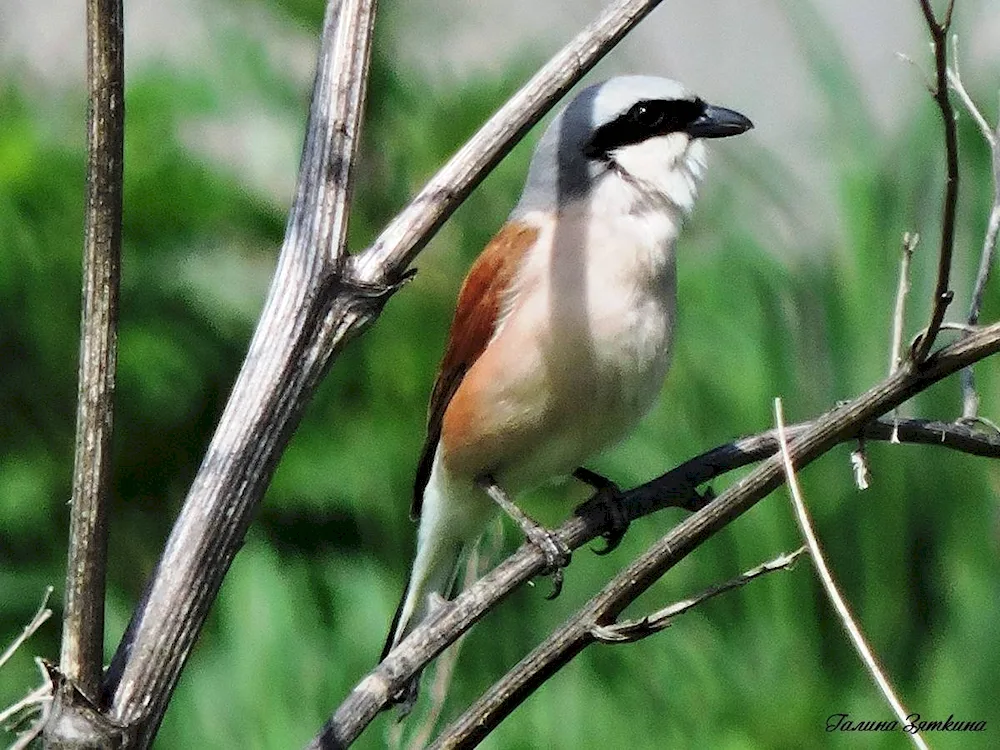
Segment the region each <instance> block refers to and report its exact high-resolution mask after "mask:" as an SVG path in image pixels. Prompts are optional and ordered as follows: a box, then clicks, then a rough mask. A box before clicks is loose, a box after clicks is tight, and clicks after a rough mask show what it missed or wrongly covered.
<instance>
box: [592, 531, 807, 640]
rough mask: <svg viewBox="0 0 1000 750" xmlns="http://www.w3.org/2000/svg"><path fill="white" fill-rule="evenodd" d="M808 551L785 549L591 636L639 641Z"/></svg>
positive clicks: (598, 629) (596, 630)
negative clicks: (760, 561) (685, 595)
mask: <svg viewBox="0 0 1000 750" xmlns="http://www.w3.org/2000/svg"><path fill="white" fill-rule="evenodd" d="M805 551H806V548H805V547H804V546H803V547H799V548H798V549H797V550H795V551H794V552H786V553H785V554H783V555H780V556H778V557H776V558H774V559H773V560H769V561H768V562H765V563H761V564H760V565H758V566H757V567H756V568H751V569H750V570H748V571H746V572H744V573H741V574H740V575H738V576H737V577H736V578H732V579H730V580H728V581H725V582H724V583H719V584H716V585H715V586H710V587H709V588H707V589H705V590H704V591H702V592H700V593H698V594H695V595H694V596H692V597H690V598H689V599H684V600H682V601H679V602H674V603H673V604H671V605H669V606H667V607H664V608H663V609H658V610H657V611H656V612H653V613H652V614H649V615H646V616H645V617H641V618H639V619H635V620H625V621H623V622H616V623H615V624H614V625H595V626H594V627H593V628H591V630H590V632H591V635H593V636H594V639H595V640H597V641H600V642H601V643H613V644H616V643H634V642H635V641H640V640H642V639H643V638H648V637H649V636H651V635H653V634H654V633H659V632H660V631H661V630H665V629H667V628H669V627H670V626H671V625H672V624H673V621H674V619H676V618H677V617H679V616H680V615H682V614H684V613H685V612H688V611H690V610H692V609H694V608H695V607H697V606H698V605H699V604H703V603H704V602H707V601H708V600H709V599H713V598H715V597H716V596H718V595H719V594H724V593H726V592H727V591H732V590H733V589H736V588H740V587H741V586H746V585H747V584H748V583H750V581H752V580H754V579H756V578H760V577H762V576H766V575H767V574H768V573H776V572H777V571H779V570H791V569H792V567H793V566H794V565H795V562H796V560H798V559H799V557H801V556H802V554H803V553H804V552H805Z"/></svg>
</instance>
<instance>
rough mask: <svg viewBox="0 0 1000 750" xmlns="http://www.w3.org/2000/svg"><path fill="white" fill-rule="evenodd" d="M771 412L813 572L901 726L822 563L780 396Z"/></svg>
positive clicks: (886, 686)
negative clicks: (786, 427)
mask: <svg viewBox="0 0 1000 750" xmlns="http://www.w3.org/2000/svg"><path fill="white" fill-rule="evenodd" d="M774 416H775V421H776V422H777V429H778V440H779V442H780V443H781V463H782V465H783V467H784V469H785V479H786V481H787V482H788V490H789V494H790V495H791V498H792V508H793V510H794V511H795V520H796V522H797V523H798V525H799V530H800V531H801V532H802V537H803V538H804V539H805V541H806V547H807V548H808V549H809V556H810V557H811V558H812V561H813V566H814V567H815V568H816V573H817V575H818V576H819V580H820V583H822V584H823V590H824V591H825V592H826V597H827V599H829V600H830V603H831V604H832V605H833V608H834V609H835V610H836V611H837V615H838V616H839V617H840V621H841V622H842V623H843V625H844V629H845V630H846V631H847V635H848V637H849V638H850V639H851V644H852V645H853V646H854V650H855V651H857V652H858V656H860V657H861V661H862V663H863V664H864V665H865V668H866V669H867V670H868V673H869V674H870V675H871V676H872V679H874V680H875V684H876V685H877V686H878V689H879V690H881V691H882V695H883V696H884V697H885V700H886V702H887V703H888V704H889V707H890V708H891V709H892V710H893V713H895V714H896V718H897V719H898V721H899V723H900V725H901V726H906V724H907V723H908V720H907V718H906V717H907V716H908V715H909V711H907V710H906V709H904V708H903V704H902V703H900V701H899V699H898V698H897V697H896V693H895V691H894V690H893V688H892V685H891V684H890V683H889V680H888V678H887V677H886V676H885V673H884V672H883V671H882V668H881V667H879V665H878V662H877V661H876V659H875V655H874V654H873V653H872V650H871V647H870V646H869V645H868V641H867V640H866V639H865V637H864V635H863V634H862V632H861V628H859V627H858V625H857V623H856V622H855V621H854V617H853V616H852V615H851V610H850V608H848V606H847V602H845V601H844V597H842V596H841V595H840V590H839V589H838V588H837V584H836V582H835V581H834V580H833V574H832V573H831V572H830V568H829V567H828V566H827V564H826V559H825V558H824V557H823V551H822V550H821V549H820V546H819V540H818V539H817V538H816V533H815V532H814V531H813V526H812V520H811V519H810V518H809V511H808V510H807V509H806V504H805V502H804V501H803V499H802V491H801V490H800V489H799V481H798V478H797V477H796V476H795V467H794V466H793V465H792V457H791V456H790V455H789V453H788V440H787V435H786V433H785V416H784V410H783V409H782V406H781V399H780V398H776V399H774ZM910 739H911V740H912V742H913V744H914V745H915V746H916V747H917V748H919V749H920V750H927V744H926V743H925V742H924V740H923V738H922V737H921V736H920V735H919V734H918V733H917V732H913V733H912V734H910Z"/></svg>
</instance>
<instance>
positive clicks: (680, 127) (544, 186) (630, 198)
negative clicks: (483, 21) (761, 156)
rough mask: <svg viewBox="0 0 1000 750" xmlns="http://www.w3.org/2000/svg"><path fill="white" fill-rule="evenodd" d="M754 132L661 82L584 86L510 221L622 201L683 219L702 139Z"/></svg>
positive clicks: (550, 132)
mask: <svg viewBox="0 0 1000 750" xmlns="http://www.w3.org/2000/svg"><path fill="white" fill-rule="evenodd" d="M752 127H753V123H751V122H750V120H749V119H747V118H746V117H745V116H743V115H741V114H740V113H739V112H735V111H734V110H731V109H726V108H724V107H718V106H713V105H711V104H708V103H706V102H705V101H703V100H702V99H701V98H699V97H697V96H695V95H694V94H693V93H691V92H690V91H688V90H687V89H685V88H684V87H683V86H682V85H681V84H679V83H677V82H676V81H671V80H669V79H666V78H657V77H653V76H619V77H617V78H611V79H609V80H607V81H604V82H602V83H598V84H595V85H593V86H589V87H587V88H585V89H583V90H582V91H581V92H580V93H579V94H577V95H576V97H575V98H574V99H573V100H572V101H571V102H570V103H569V104H568V105H567V106H566V107H565V108H564V109H563V110H562V111H560V112H559V114H557V115H556V117H555V118H554V119H553V120H552V122H551V123H550V124H549V126H548V128H547V129H546V130H545V133H544V135H543V136H542V138H541V140H540V141H539V143H538V146H537V147H536V148H535V153H534V155H533V157H532V160H531V167H530V169H529V171H528V179H527V182H526V183H525V187H524V192H523V193H522V196H521V200H520V201H519V203H518V206H517V208H516V209H515V211H514V215H518V214H524V213H527V212H529V211H533V210H542V211H558V210H559V209H560V208H562V207H564V206H566V205H567V204H569V203H572V202H575V201H578V200H581V199H584V200H591V201H601V200H604V199H608V200H613V201H616V202H618V201H620V200H621V199H623V198H624V199H625V202H626V204H629V205H631V204H634V203H635V202H639V203H649V202H652V203H654V204H666V205H668V206H672V207H673V208H675V209H676V210H677V211H679V212H681V213H687V212H689V211H690V210H691V208H692V206H693V204H694V199H695V194H696V191H697V182H698V180H699V179H700V178H701V175H702V172H703V170H704V164H705V147H704V143H703V140H704V139H706V138H725V137H728V136H731V135H739V134H740V133H743V132H746V131H747V130H749V129H750V128H752ZM630 202H631V203H630Z"/></svg>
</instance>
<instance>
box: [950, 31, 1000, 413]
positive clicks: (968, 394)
mask: <svg viewBox="0 0 1000 750" xmlns="http://www.w3.org/2000/svg"><path fill="white" fill-rule="evenodd" d="M953 43H954V46H955V52H954V58H953V62H952V68H951V69H950V70H949V71H948V82H949V83H950V84H951V87H952V89H953V90H954V91H955V93H957V94H958V98H959V99H961V101H962V104H964V105H965V108H966V110H968V112H969V114H970V115H971V116H972V119H973V121H975V123H976V125H977V126H978V128H979V132H980V133H982V136H983V139H984V140H985V141H986V144H987V145H988V146H989V148H990V155H991V163H992V170H991V171H992V176H993V205H992V206H991V208H990V216H989V219H988V221H987V223H986V235H985V236H984V237H983V249H982V251H981V252H980V255H979V271H978V272H977V274H976V282H975V284H974V285H973V289H972V299H971V301H970V302H969V315H968V318H967V320H968V322H969V325H971V326H974V325H977V324H978V323H979V311H980V308H981V307H982V304H983V293H984V291H985V290H986V283H987V282H988V281H989V278H990V272H991V271H992V269H993V258H994V256H995V254H996V247H997V235H998V234H1000V120H998V122H997V126H996V128H995V129H993V128H991V127H990V124H989V123H988V122H987V120H986V118H985V117H984V116H983V113H982V112H981V111H980V110H979V108H978V107H977V106H976V103H975V102H974V101H972V97H971V96H969V92H968V91H967V90H966V88H965V84H964V83H963V82H962V76H961V73H960V72H959V67H958V50H957V47H958V40H957V38H956V39H954V40H953ZM961 377H962V417H963V418H965V419H973V418H975V417H976V416H977V415H978V414H979V395H978V394H977V393H976V382H975V376H974V374H973V371H972V368H971V367H969V368H966V369H965V370H963V371H962V376H961Z"/></svg>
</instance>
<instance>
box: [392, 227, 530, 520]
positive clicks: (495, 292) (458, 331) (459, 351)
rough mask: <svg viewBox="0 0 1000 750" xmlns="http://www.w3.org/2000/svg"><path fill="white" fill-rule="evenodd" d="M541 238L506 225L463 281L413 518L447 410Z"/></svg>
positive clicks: (431, 410) (430, 417)
mask: <svg viewBox="0 0 1000 750" xmlns="http://www.w3.org/2000/svg"><path fill="white" fill-rule="evenodd" d="M537 238H538V230H537V229H536V228H534V227H530V226H526V225H524V224H519V223H517V222H508V223H507V224H504V226H503V227H501V229H500V231H499V232H498V233H497V234H496V236H495V237H494V238H493V239H492V240H490V242H489V244H488V245H486V247H485V248H484V249H483V252H482V253H480V255H479V257H478V258H477V259H476V262H475V263H473V264H472V268H471V269H469V273H468V275H467V276H466V277H465V281H463V282H462V288H461V290H460V291H459V293H458V305H457V307H456V309H455V318H454V319H453V320H452V323H451V332H450V333H449V335H448V346H447V347H446V349H445V353H444V358H443V359H442V360H441V367H440V369H439V370H438V375H437V379H436V380H435V381H434V390H433V391H431V401H430V405H429V406H428V408H427V437H426V439H425V440H424V447H423V450H422V451H421V452H420V461H419V463H418V464H417V476H416V481H415V482H414V486H413V504H412V505H411V506H410V515H411V517H413V518H414V519H417V518H419V517H420V507H421V504H422V502H423V496H424V488H425V487H426V486H427V482H428V480H429V479H430V476H431V469H432V468H433V465H434V454H435V452H436V451H437V445H438V441H439V440H440V439H441V423H442V421H443V420H444V413H445V410H446V409H447V408H448V404H449V402H450V401H451V397H452V396H453V395H454V394H455V391H456V390H458V386H459V385H460V384H461V382H462V378H463V377H465V373H466V372H468V371H469V368H470V367H472V365H473V364H474V363H475V361H476V360H477V359H479V355H481V354H482V353H483V350H484V349H485V348H486V345H487V344H488V343H489V342H490V339H492V338H493V334H494V333H495V332H496V327H497V323H498V321H499V318H500V313H501V309H502V307H503V304H504V300H505V295H506V293H507V290H508V289H509V288H510V285H511V282H512V281H513V280H514V276H515V275H516V273H517V269H518V267H519V265H520V263H521V259H522V258H523V257H524V254H525V253H526V252H527V250H528V248H530V247H531V246H532V244H534V242H535V240H536V239H537Z"/></svg>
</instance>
